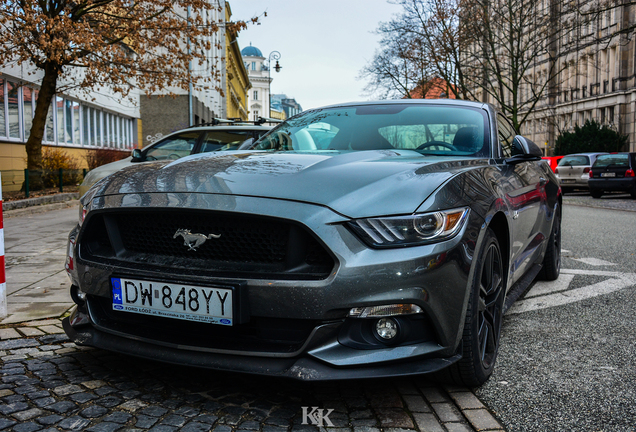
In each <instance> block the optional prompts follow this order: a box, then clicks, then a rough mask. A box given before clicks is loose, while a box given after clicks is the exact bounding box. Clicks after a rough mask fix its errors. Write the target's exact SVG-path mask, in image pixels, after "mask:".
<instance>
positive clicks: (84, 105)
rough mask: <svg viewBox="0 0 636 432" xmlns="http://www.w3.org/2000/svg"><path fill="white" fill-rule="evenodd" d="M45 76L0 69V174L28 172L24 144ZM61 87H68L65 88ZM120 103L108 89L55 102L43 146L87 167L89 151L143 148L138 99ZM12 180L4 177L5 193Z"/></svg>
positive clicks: (31, 71)
mask: <svg viewBox="0 0 636 432" xmlns="http://www.w3.org/2000/svg"><path fill="white" fill-rule="evenodd" d="M41 79H42V74H41V73H40V72H38V71H37V70H35V68H33V67H31V68H29V67H28V66H26V65H25V66H22V67H15V66H10V65H4V66H2V67H0V170H2V171H21V170H23V169H24V168H26V149H25V143H26V141H27V139H28V138H29V132H30V130H31V125H32V122H33V115H34V113H35V103H36V99H37V96H38V92H39V83H40V82H41ZM60 84H61V85H64V84H67V83H64V82H61V83H60ZM132 98H133V101H132V102H131V101H129V100H127V99H126V100H122V98H118V97H117V95H116V94H115V93H114V92H112V91H110V90H109V89H107V88H101V89H96V90H95V91H93V92H91V94H90V95H88V96H87V95H85V94H83V93H81V92H78V91H73V90H69V91H68V92H66V93H61V94H58V95H56V96H55V98H54V100H53V102H52V104H51V107H49V113H48V117H47V122H46V130H45V133H44V139H43V142H42V144H43V145H44V146H51V147H60V148H63V149H64V151H65V152H66V153H68V154H69V155H71V156H73V157H74V158H75V159H76V160H77V162H78V163H79V165H80V166H82V167H87V163H86V161H85V159H84V155H85V154H86V151H87V150H90V149H96V148H110V149H116V150H121V151H122V152H130V150H131V149H132V148H134V147H136V146H137V145H138V143H139V142H140V130H141V127H140V122H139V118H140V113H139V104H138V103H136V101H138V94H137V93H136V92H134V91H133V93H132ZM8 178H9V174H8V173H6V174H5V176H4V177H3V186H4V187H5V190H11V185H9V184H7V181H9V180H8Z"/></svg>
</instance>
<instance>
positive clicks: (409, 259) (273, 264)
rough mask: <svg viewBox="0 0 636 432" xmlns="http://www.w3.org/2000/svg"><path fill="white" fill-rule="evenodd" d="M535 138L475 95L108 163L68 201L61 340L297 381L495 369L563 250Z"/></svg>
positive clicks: (350, 111)
mask: <svg viewBox="0 0 636 432" xmlns="http://www.w3.org/2000/svg"><path fill="white" fill-rule="evenodd" d="M560 199H561V197H560V189H559V184H558V181H557V179H556V177H555V176H554V173H553V172H552V170H551V169H550V167H549V166H548V164H546V163H545V162H544V161H542V160H541V150H540V149H539V147H537V146H536V145H535V144H534V143H532V142H531V141H530V140H528V139H526V138H524V137H522V136H520V135H516V133H515V130H514V128H513V127H512V125H511V123H510V122H509V121H508V120H507V119H506V118H505V117H503V116H502V114H501V113H499V112H497V110H496V109H495V108H494V107H493V106H492V105H489V104H486V103H478V102H468V101H459V100H446V99H445V100H421V99H420V100H396V101H380V102H365V103H352V104H342V105H334V106H330V107H324V108H318V109H313V110H309V111H305V112H303V113H301V114H298V115H296V116H294V117H292V118H290V119H288V120H287V121H286V122H284V123H282V124H281V125H279V126H277V127H276V128H274V129H273V130H271V131H270V132H269V133H267V134H266V135H264V136H263V137H261V138H260V139H259V140H258V141H257V142H255V143H254V147H253V148H252V149H249V150H239V151H235V152H215V153H206V154H196V155H192V156H186V157H184V158H181V159H179V160H174V161H171V160H161V161H156V162H149V163H145V164H138V165H136V166H131V167H128V168H126V169H124V170H121V171H119V172H117V173H115V174H113V175H111V176H110V177H108V178H107V179H104V180H103V181H102V182H100V183H98V184H96V185H94V186H93V187H92V188H91V189H90V190H89V191H88V193H87V194H86V195H84V197H83V198H82V201H81V204H82V210H81V212H80V215H79V220H78V225H77V226H76V227H75V229H73V231H72V232H71V233H70V235H69V248H68V250H69V254H68V258H67V261H66V269H67V271H68V274H69V276H70V278H71V280H72V287H71V296H72V297H73V299H74V300H75V301H76V303H77V308H76V309H75V310H74V311H73V312H72V313H71V315H70V316H69V317H68V318H66V319H65V320H64V321H63V325H64V330H65V331H66V333H67V334H68V335H69V337H70V338H71V340H73V341H74V342H76V343H78V344H81V345H91V346H95V347H99V348H102V349H107V350H112V351H117V352H120V353H125V354H129V355H134V356H140V357H144V358H148V359H154V360H160V361H165V362H171V363H179V364H186V365H191V366H197V367H207V368H213V369H218V370H229V371H235V372H248V373H255V374H268V375H274V376H281V377H291V378H296V379H302V380H329V379H352V378H372V377H375V378H378V377H390V376H403V375H416V374H423V373H433V372H435V373H440V374H442V375H443V376H444V377H445V379H446V380H448V381H452V382H456V383H460V384H462V385H469V386H476V385H480V384H482V383H483V382H485V381H486V380H487V379H488V377H489V376H490V375H491V373H492V371H493V369H494V366H495V361H496V358H497V353H498V349H499V343H500V334H501V329H502V321H503V314H504V311H505V310H506V308H507V307H509V306H510V305H511V304H512V302H514V300H515V298H516V297H518V296H519V295H521V294H522V293H523V292H524V291H525V290H526V289H527V288H528V286H529V284H530V283H531V282H532V281H533V280H534V279H535V277H536V276H540V277H542V278H544V279H548V280H554V279H556V278H557V277H558V275H559V270H560V263H561V254H560V251H561V230H560V227H561V224H560V222H561V200H560Z"/></svg>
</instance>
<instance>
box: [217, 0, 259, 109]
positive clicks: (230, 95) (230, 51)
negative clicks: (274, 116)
mask: <svg viewBox="0 0 636 432" xmlns="http://www.w3.org/2000/svg"><path fill="white" fill-rule="evenodd" d="M231 17H232V9H231V8H230V5H229V3H228V2H225V22H226V23H229V22H230V18H231ZM237 37H238V33H237V32H236V31H234V30H232V29H230V28H226V30H225V74H224V75H225V78H226V83H225V84H226V85H225V99H226V106H227V111H226V115H225V118H234V119H241V120H249V118H248V117H249V114H248V108H247V107H248V99H247V92H248V91H249V90H250V89H251V88H252V84H251V83H250V78H249V76H248V74H247V69H245V65H244V64H243V57H242V56H241V49H240V48H239V44H238V39H237Z"/></svg>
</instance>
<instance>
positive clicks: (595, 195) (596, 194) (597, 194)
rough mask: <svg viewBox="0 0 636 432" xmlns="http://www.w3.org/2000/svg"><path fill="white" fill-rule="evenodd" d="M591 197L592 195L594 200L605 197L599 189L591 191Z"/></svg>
mask: <svg viewBox="0 0 636 432" xmlns="http://www.w3.org/2000/svg"><path fill="white" fill-rule="evenodd" d="M590 195H592V198H600V197H602V196H603V191H602V190H598V189H590Z"/></svg>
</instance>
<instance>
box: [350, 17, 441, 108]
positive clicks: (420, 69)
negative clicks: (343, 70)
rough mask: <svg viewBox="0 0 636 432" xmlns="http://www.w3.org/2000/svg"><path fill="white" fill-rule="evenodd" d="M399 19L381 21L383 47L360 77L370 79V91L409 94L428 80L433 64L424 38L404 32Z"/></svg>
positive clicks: (384, 94)
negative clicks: (424, 43) (397, 20)
mask: <svg viewBox="0 0 636 432" xmlns="http://www.w3.org/2000/svg"><path fill="white" fill-rule="evenodd" d="M396 24H397V23H396V22H394V21H391V22H388V23H382V24H380V27H379V28H378V30H377V33H378V34H380V35H381V36H382V37H381V40H380V49H379V50H377V51H376V53H375V55H374V56H373V59H372V60H371V62H369V64H368V65H367V66H365V67H364V68H363V69H362V71H361V73H360V77H362V78H366V79H368V80H369V83H368V84H367V86H366V88H365V89H366V91H367V92H368V93H369V94H370V95H374V96H377V97H380V98H381V99H388V98H410V97H411V91H412V90H413V89H414V88H416V87H418V86H420V85H422V84H423V83H426V82H427V81H429V80H430V79H431V78H432V77H433V74H434V66H433V63H432V61H431V58H430V56H429V55H428V51H427V50H426V48H425V46H424V45H423V41H422V40H421V38H419V37H418V36H417V35H416V34H413V33H404V32H402V31H399V29H397V28H396Z"/></svg>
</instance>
